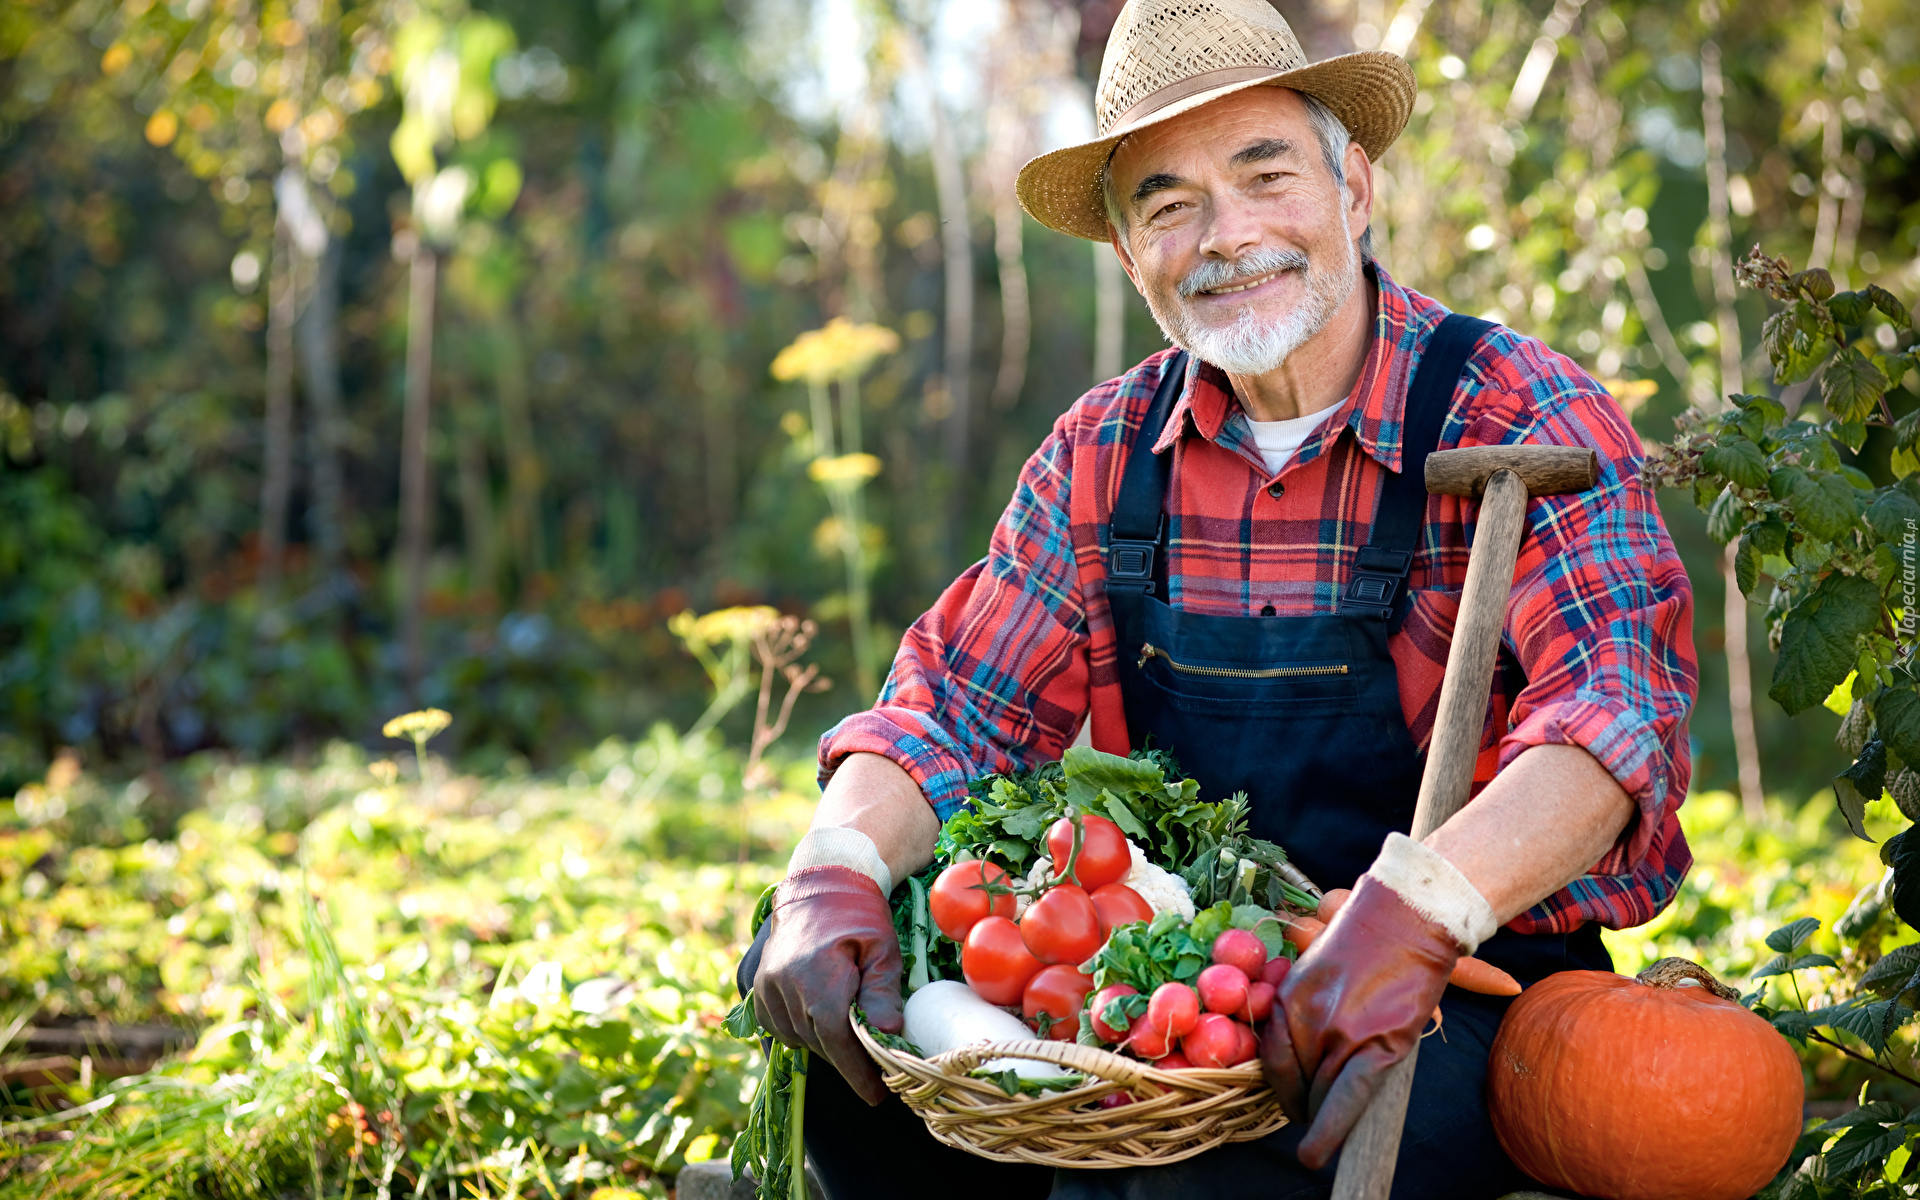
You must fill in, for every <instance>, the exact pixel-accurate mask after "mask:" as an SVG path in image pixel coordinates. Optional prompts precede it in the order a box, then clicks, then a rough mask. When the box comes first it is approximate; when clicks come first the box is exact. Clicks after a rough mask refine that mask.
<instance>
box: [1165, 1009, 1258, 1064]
mask: <svg viewBox="0 0 1920 1200" xmlns="http://www.w3.org/2000/svg"><path fill="white" fill-rule="evenodd" d="M1239 1028H1244V1026H1242V1025H1240V1023H1239V1022H1237V1021H1235V1020H1234V1019H1233V1018H1232V1017H1228V1016H1222V1015H1221V1014H1219V1013H1207V1014H1205V1015H1204V1016H1202V1017H1201V1018H1200V1019H1199V1020H1198V1021H1196V1022H1195V1023H1194V1025H1193V1028H1192V1029H1191V1030H1189V1031H1188V1033H1187V1035H1186V1036H1185V1037H1183V1038H1181V1039H1180V1050H1181V1052H1182V1053H1184V1054H1185V1055H1186V1056H1187V1061H1189V1062H1191V1063H1192V1064H1193V1065H1194V1066H1196V1067H1225V1066H1230V1065H1231V1064H1233V1063H1235V1062H1244V1061H1245V1060H1244V1059H1240V1058H1237V1057H1236V1056H1237V1055H1238V1053H1239V1051H1240V1035H1239V1034H1238V1033H1235V1032H1234V1030H1235V1029H1239Z"/></svg>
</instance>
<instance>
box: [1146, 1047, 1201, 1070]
mask: <svg viewBox="0 0 1920 1200" xmlns="http://www.w3.org/2000/svg"><path fill="white" fill-rule="evenodd" d="M1153 1065H1154V1066H1156V1067H1159V1068H1160V1069H1161V1070H1162V1071H1185V1070H1189V1069H1191V1068H1192V1066H1193V1064H1192V1063H1190V1062H1188V1061H1187V1056H1186V1055H1184V1054H1182V1053H1180V1052H1179V1051H1178V1050H1175V1051H1173V1052H1172V1053H1170V1054H1167V1055H1165V1056H1164V1057H1162V1058H1160V1059H1158V1060H1156V1061H1155V1062H1154V1064H1153Z"/></svg>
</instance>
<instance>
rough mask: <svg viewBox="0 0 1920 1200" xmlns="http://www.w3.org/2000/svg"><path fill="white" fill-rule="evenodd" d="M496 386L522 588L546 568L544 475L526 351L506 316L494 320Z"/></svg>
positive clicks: (510, 527)
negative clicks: (542, 512)
mask: <svg viewBox="0 0 1920 1200" xmlns="http://www.w3.org/2000/svg"><path fill="white" fill-rule="evenodd" d="M491 341H492V343H493V375H494V386H495V387H496V388H497V389H498V394H499V399H500V432H501V435H502V436H503V437H504V438H505V439H506V446H505V449H506V460H507V536H508V537H509V538H511V539H512V540H513V551H514V558H515V566H516V567H517V568H518V571H519V575H520V581H519V582H520V587H521V589H522V590H524V589H525V588H526V587H527V585H529V584H530V583H532V582H533V579H534V577H535V576H536V575H538V574H540V572H542V571H544V570H546V569H547V546H546V536H545V533H546V531H545V530H544V529H543V528H542V527H541V524H540V484H541V481H542V476H543V475H544V474H545V471H544V469H543V468H542V466H541V462H540V450H539V446H538V443H536V442H535V441H534V436H533V419H532V416H531V415H530V413H529V405H528V394H527V364H526V356H525V354H524V352H523V351H522V348H521V345H520V332H519V330H518V329H516V328H514V325H513V322H512V319H511V317H510V316H509V315H505V314H503V315H502V316H501V317H499V318H498V319H497V320H495V322H494V325H493V337H492V338H491Z"/></svg>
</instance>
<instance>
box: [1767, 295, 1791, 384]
mask: <svg viewBox="0 0 1920 1200" xmlns="http://www.w3.org/2000/svg"><path fill="white" fill-rule="evenodd" d="M1797 328H1798V322H1797V321H1796V320H1795V318H1794V314H1793V310H1792V309H1791V308H1783V309H1781V310H1780V311H1779V312H1777V313H1774V314H1773V315H1772V316H1770V317H1768V318H1767V319H1766V323H1765V324H1763V325H1761V326H1760V347H1761V349H1763V350H1765V351H1766V352H1767V358H1768V360H1769V361H1771V362H1772V363H1773V369H1774V372H1775V373H1776V374H1778V373H1779V371H1780V368H1781V366H1782V365H1783V364H1784V363H1785V362H1786V361H1787V356H1788V355H1790V354H1792V353H1793V335H1794V332H1795V330H1796V329H1797Z"/></svg>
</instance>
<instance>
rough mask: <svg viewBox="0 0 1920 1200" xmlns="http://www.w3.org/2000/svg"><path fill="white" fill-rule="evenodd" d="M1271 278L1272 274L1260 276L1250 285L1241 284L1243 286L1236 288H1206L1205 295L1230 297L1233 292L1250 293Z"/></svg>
mask: <svg viewBox="0 0 1920 1200" xmlns="http://www.w3.org/2000/svg"><path fill="white" fill-rule="evenodd" d="M1272 278H1273V275H1272V274H1267V275H1262V276H1261V277H1260V278H1258V279H1256V280H1254V281H1253V282H1252V283H1243V284H1241V285H1239V286H1238V287H1223V288H1208V289H1207V295H1209V296H1230V295H1232V294H1233V293H1235V292H1245V291H1250V290H1252V289H1253V288H1257V287H1259V286H1260V285H1261V284H1263V283H1265V282H1266V281H1267V280H1269V279H1272Z"/></svg>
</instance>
